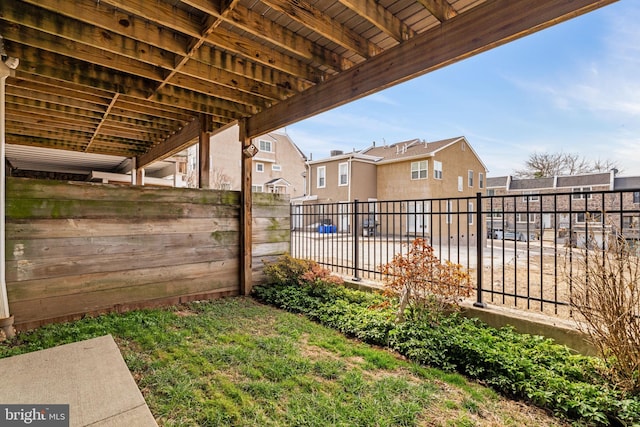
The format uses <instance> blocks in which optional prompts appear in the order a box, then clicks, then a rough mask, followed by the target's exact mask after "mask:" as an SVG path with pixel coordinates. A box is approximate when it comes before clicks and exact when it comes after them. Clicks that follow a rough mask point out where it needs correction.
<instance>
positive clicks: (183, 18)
mask: <svg viewBox="0 0 640 427" xmlns="http://www.w3.org/2000/svg"><path fill="white" fill-rule="evenodd" d="M101 3H108V4H110V5H111V6H114V7H116V8H118V9H120V10H122V11H126V12H128V13H131V14H134V15H138V16H144V17H146V18H148V19H149V20H151V21H153V22H155V23H157V24H158V25H160V26H164V27H167V28H170V29H172V30H174V31H176V32H179V33H182V34H186V35H189V36H190V37H193V38H196V39H197V38H199V37H200V35H201V32H202V24H201V23H200V22H199V21H198V20H197V19H196V18H195V16H194V15H191V14H188V13H187V12H185V11H182V10H180V9H178V8H175V7H173V6H172V5H170V4H168V3H164V2H154V3H151V2H149V1H147V0H101ZM206 41H207V43H209V44H211V45H213V46H216V47H219V48H220V49H224V50H226V51H229V52H233V53H235V54H238V55H241V56H242V57H244V60H245V61H250V62H252V63H254V64H255V63H258V64H261V65H263V66H266V67H269V68H273V69H277V70H280V71H283V72H285V73H288V74H291V75H294V76H296V77H298V78H302V79H304V80H307V81H309V82H314V83H315V82H319V81H321V80H322V79H323V78H324V77H325V76H324V74H323V73H321V72H319V71H318V70H316V69H315V68H313V67H311V66H308V65H306V64H304V63H303V62H301V61H297V60H296V59H295V58H293V57H291V56H288V55H284V54H282V53H280V52H278V51H276V50H271V51H269V52H268V54H265V49H264V45H262V44H260V43H257V42H252V41H251V40H250V39H247V38H244V37H241V36H240V35H239V34H238V33H234V32H231V31H227V30H225V29H223V28H218V29H217V30H216V31H215V32H214V33H212V34H209V35H208V37H207V39H206ZM203 47H204V46H203ZM184 50H185V51H187V52H188V50H189V49H188V46H185V49H184ZM185 54H186V53H185Z"/></svg>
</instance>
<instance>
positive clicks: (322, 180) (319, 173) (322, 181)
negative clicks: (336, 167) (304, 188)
mask: <svg viewBox="0 0 640 427" xmlns="http://www.w3.org/2000/svg"><path fill="white" fill-rule="evenodd" d="M326 186H327V167H326V166H318V168H317V169H316V187H318V188H325V187H326Z"/></svg>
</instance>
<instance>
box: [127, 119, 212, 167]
mask: <svg viewBox="0 0 640 427" xmlns="http://www.w3.org/2000/svg"><path fill="white" fill-rule="evenodd" d="M199 136H200V120H198V119H194V120H193V121H192V122H191V123H189V124H188V125H186V126H185V127H183V128H182V129H181V130H180V131H179V132H177V133H175V134H173V135H171V136H170V137H169V138H167V139H166V140H165V141H163V142H161V143H160V144H158V145H156V146H155V147H153V148H152V149H150V150H149V151H147V152H146V153H144V154H141V155H140V156H138V158H137V159H136V166H137V167H138V168H143V167H145V166H146V165H148V164H150V163H153V162H156V161H159V160H162V159H166V158H167V157H169V156H171V155H172V154H175V153H177V152H179V151H182V150H184V149H185V148H187V147H189V146H190V145H193V142H194V140H195V139H196V138H198V137H199Z"/></svg>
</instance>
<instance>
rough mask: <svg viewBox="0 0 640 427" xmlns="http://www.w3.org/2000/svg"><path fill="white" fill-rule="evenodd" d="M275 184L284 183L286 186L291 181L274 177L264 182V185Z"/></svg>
mask: <svg viewBox="0 0 640 427" xmlns="http://www.w3.org/2000/svg"><path fill="white" fill-rule="evenodd" d="M277 184H279V185H286V186H287V187H289V186H290V185H291V183H290V182H289V181H287V180H286V179H284V178H274V179H272V180H270V181H267V182H265V183H264V185H277Z"/></svg>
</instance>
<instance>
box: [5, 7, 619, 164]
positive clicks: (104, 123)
mask: <svg viewBox="0 0 640 427" xmlns="http://www.w3.org/2000/svg"><path fill="white" fill-rule="evenodd" d="M613 2H614V0H555V1H553V0H540V1H536V2H531V1H526V0H477V1H475V0H474V1H472V2H453V1H451V0H449V1H447V0H418V3H419V4H417V3H416V1H415V0H398V1H396V2H387V3H385V5H386V6H383V2H378V1H376V0H338V1H337V2H336V1H329V0H326V1H325V0H314V1H310V0H297V1H295V2H292V1H288V0H154V1H153V2H150V1H147V0H100V1H99V2H98V1H95V0H4V1H2V2H0V35H2V36H3V38H4V40H5V48H6V50H7V51H8V53H9V54H10V55H11V56H14V57H17V58H19V59H20V67H19V68H18V70H16V75H15V77H10V78H8V79H7V96H6V100H7V103H6V105H7V111H6V117H7V124H8V126H7V136H8V142H9V143H19V144H29V145H36V146H38V145H41V146H46V147H57V148H64V149H68V150H79V151H82V150H88V151H91V152H100V153H110V154H117V155H120V156H127V157H132V156H135V157H139V158H141V159H144V161H145V162H152V161H154V159H157V158H160V157H161V156H164V155H166V153H167V152H168V151H171V150H172V149H173V148H175V147H174V146H175V145H176V141H177V140H178V139H179V140H180V141H179V143H178V144H177V145H178V146H181V144H183V143H184V140H182V139H183V138H184V136H185V135H187V133H188V132H187V133H186V131H184V130H183V129H188V125H189V123H192V121H193V120H195V119H197V118H198V117H200V116H201V115H202V114H205V115H206V116H207V123H208V124H210V125H211V126H212V127H213V129H219V128H223V127H224V126H226V125H228V124H229V123H232V122H236V121H243V123H246V129H245V130H244V131H246V133H247V137H255V136H258V134H259V133H260V132H262V133H264V132H266V131H267V130H271V129H275V128H277V127H281V126H284V125H286V124H289V123H292V122H294V121H297V120H300V119H301V118H304V117H309V116H311V115H313V114H317V113H318V112H321V111H324V110H326V109H328V108H332V107H334V106H337V105H341V104H343V103H346V102H349V101H351V100H354V99H357V98H359V97H362V96H365V95H367V94H369V93H373V92H375V91H377V90H380V89H382V88H384V87H387V86H389V85H392V84H396V83H398V82H401V81H404V80H406V79H409V78H411V77H413V76H416V75H420V74H422V73H425V72H429V71H430V70H433V69H436V68H438V67H442V66H444V65H447V64H449V63H451V62H454V61H457V60H460V59H462V58H465V57H467V56H469V55H473V54H475V53H477V52H481V51H483V50H486V49H489V48H491V47H493V46H496V45H498V44H501V43H504V42H507V41H509V40H511V39H513V38H516V37H520V36H522V35H525V34H528V33H531V32H533V31H537V30H538V29H540V28H544V27H545V26H548V25H553V24H555V23H557V22H560V21H562V20H564V19H568V18H569V17H571V16H575V15H578V14H581V13H584V12H586V11H589V10H592V9H595V8H598V7H601V6H604V5H606V4H609V3H613ZM421 6H422V7H421ZM533 14H535V15H536V16H535V17H534V16H532V15H533ZM105 113H106V114H105ZM254 132H257V133H254ZM172 135H182V136H181V137H175V136H173V137H172ZM57 138H59V139H60V140H57ZM154 156H158V157H154Z"/></svg>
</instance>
